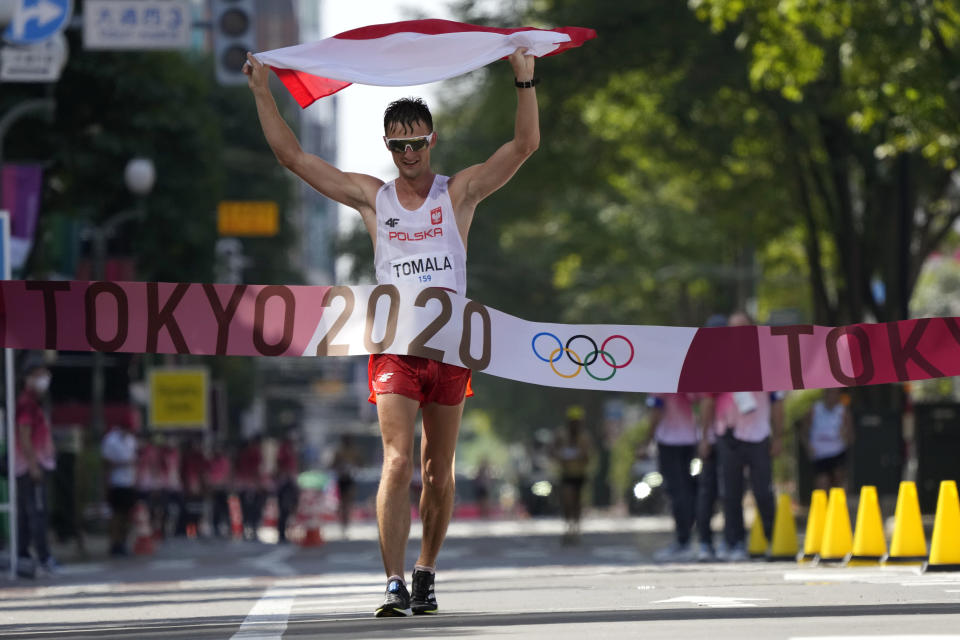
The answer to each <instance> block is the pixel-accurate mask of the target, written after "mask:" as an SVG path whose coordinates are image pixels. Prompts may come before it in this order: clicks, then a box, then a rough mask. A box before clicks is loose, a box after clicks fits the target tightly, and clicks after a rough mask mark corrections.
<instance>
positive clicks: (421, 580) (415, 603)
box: [410, 569, 438, 615]
mask: <svg viewBox="0 0 960 640" xmlns="http://www.w3.org/2000/svg"><path fill="white" fill-rule="evenodd" d="M433 577H434V576H433V574H432V573H430V572H429V571H420V570H419V569H414V570H413V594H412V595H411V596H410V604H411V608H412V609H413V612H414V613H415V614H417V615H422V614H434V613H436V612H437V608H438V607H437V596H435V595H434V593H433Z"/></svg>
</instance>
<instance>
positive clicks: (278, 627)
mask: <svg viewBox="0 0 960 640" xmlns="http://www.w3.org/2000/svg"><path fill="white" fill-rule="evenodd" d="M275 591H277V590H275V589H274V588H273V587H271V588H270V589H267V590H266V591H265V592H264V594H263V595H262V596H261V597H260V599H259V600H257V603H256V604H255V605H253V608H252V609H250V613H248V614H247V617H246V618H245V619H244V620H243V624H241V625H240V628H239V629H237V632H236V633H235V634H233V636H231V638H230V640H241V639H245V640H253V639H254V638H256V640H282V638H283V632H284V631H286V630H287V619H288V618H289V617H290V609H292V608H293V601H294V598H293V597H283V596H280V597H277V595H276V594H275Z"/></svg>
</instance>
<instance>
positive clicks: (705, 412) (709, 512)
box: [695, 313, 727, 562]
mask: <svg viewBox="0 0 960 640" xmlns="http://www.w3.org/2000/svg"><path fill="white" fill-rule="evenodd" d="M706 326H707V327H710V328H715V327H725V326H727V317H726V316H725V315H723V314H720V313H715V314H713V315H711V316H710V317H709V318H707V323H706ZM714 406H715V397H714V396H701V398H700V416H699V417H700V419H699V429H700V436H699V443H698V445H697V457H698V458H699V459H700V474H699V475H698V476H697V511H696V517H695V520H696V523H697V525H696V526H697V539H698V544H697V560H699V561H700V562H710V561H712V560H716V557H717V551H718V549H717V548H716V547H715V546H714V544H713V531H712V530H711V528H710V521H711V520H712V519H713V513H714V509H715V507H716V503H717V500H718V499H721V500H722V495H721V491H720V488H721V487H720V463H719V460H718V455H717V449H716V442H717V431H716V424H715V422H714V419H713V418H714V414H713V408H714ZM721 544H723V545H724V546H723V547H721V549H722V551H723V553H724V554H726V545H725V543H723V541H722V539H721Z"/></svg>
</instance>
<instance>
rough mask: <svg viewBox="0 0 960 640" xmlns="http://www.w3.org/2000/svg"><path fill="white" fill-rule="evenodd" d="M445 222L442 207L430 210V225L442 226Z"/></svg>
mask: <svg viewBox="0 0 960 640" xmlns="http://www.w3.org/2000/svg"><path fill="white" fill-rule="evenodd" d="M442 222H443V211H442V210H441V209H440V207H437V208H436V209H431V210H430V223H431V224H440V223H442Z"/></svg>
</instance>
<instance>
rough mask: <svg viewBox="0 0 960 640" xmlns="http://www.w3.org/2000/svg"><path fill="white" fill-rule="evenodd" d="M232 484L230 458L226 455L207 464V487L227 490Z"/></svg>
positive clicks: (217, 457)
mask: <svg viewBox="0 0 960 640" xmlns="http://www.w3.org/2000/svg"><path fill="white" fill-rule="evenodd" d="M229 482H230V458H229V456H227V455H226V454H224V453H220V454H217V455H215V456H213V457H212V458H210V461H209V463H208V464H207V485H209V487H210V488H211V489H226V488H227V483H229Z"/></svg>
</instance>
